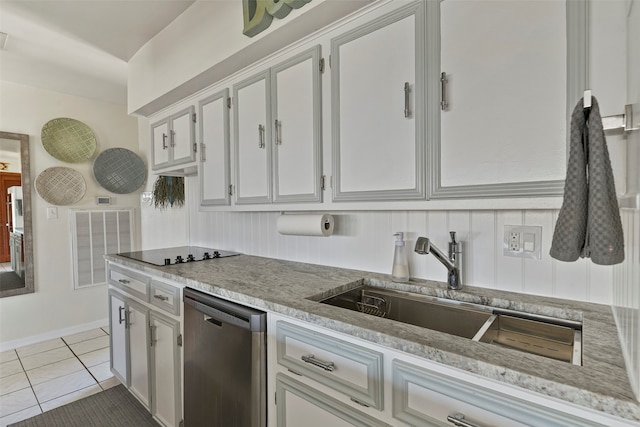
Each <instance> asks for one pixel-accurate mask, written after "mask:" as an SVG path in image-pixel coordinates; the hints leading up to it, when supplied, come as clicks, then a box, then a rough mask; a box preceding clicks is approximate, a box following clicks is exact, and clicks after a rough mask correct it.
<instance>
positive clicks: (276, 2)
mask: <svg viewBox="0 0 640 427" xmlns="http://www.w3.org/2000/svg"><path fill="white" fill-rule="evenodd" d="M310 1H311V0H242V14H243V16H244V29H243V30H242V33H243V34H244V35H246V36H249V37H253V36H255V35H256V34H259V33H261V32H262V31H264V30H266V29H267V28H269V25H271V21H273V18H274V17H276V18H278V19H282V18H284V17H286V16H287V15H288V14H289V12H291V10H292V9H299V8H301V7H302V6H304V5H305V4H307V3H309V2H310Z"/></svg>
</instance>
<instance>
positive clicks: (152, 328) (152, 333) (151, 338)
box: [149, 325, 158, 347]
mask: <svg viewBox="0 0 640 427" xmlns="http://www.w3.org/2000/svg"><path fill="white" fill-rule="evenodd" d="M155 331H156V326H153V325H149V346H150V347H153V345H154V344H155V343H157V342H158V340H156V338H155Z"/></svg>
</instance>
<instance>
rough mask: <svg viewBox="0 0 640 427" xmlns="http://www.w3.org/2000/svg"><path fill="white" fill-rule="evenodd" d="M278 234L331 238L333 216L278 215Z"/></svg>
mask: <svg viewBox="0 0 640 427" xmlns="http://www.w3.org/2000/svg"><path fill="white" fill-rule="evenodd" d="M277 228H278V233H280V234H290V235H298V236H331V234H332V233H333V216H331V215H329V214H324V215H323V214H317V215H301V214H292V215H280V216H279V217H278V224H277Z"/></svg>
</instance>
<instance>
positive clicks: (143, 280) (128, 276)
mask: <svg viewBox="0 0 640 427" xmlns="http://www.w3.org/2000/svg"><path fill="white" fill-rule="evenodd" d="M150 282H151V278H150V277H149V276H145V275H144V274H140V273H136V272H135V271H131V270H126V269H124V268H121V267H118V266H116V265H113V264H109V283H110V284H112V285H113V286H115V287H117V288H120V289H122V290H123V291H125V292H127V293H129V294H131V295H133V296H135V297H137V298H139V299H141V300H143V301H145V302H149V283H150Z"/></svg>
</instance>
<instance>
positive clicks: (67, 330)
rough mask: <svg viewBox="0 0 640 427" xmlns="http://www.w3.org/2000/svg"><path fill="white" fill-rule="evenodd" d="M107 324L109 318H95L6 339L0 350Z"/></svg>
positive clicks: (11, 348) (0, 345) (0, 344)
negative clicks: (77, 323)
mask: <svg viewBox="0 0 640 427" xmlns="http://www.w3.org/2000/svg"><path fill="white" fill-rule="evenodd" d="M107 325H109V319H108V318H105V319H102V320H96V321H95V322H90V323H83V324H82V325H76V326H71V327H68V328H63V329H57V330H55V331H49V332H46V333H44V334H38V335H32V336H30V337H26V338H20V339H17V340H13V341H6V342H2V343H0V352H1V351H7V350H13V349H14V348H19V347H24V346H25V345H31V344H36V343H39V342H42V341H47V340H52V339H55V338H60V337H66V336H67V335H73V334H77V333H80V332H84V331H89V330H91V329H97V328H102V327H105V326H107Z"/></svg>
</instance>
